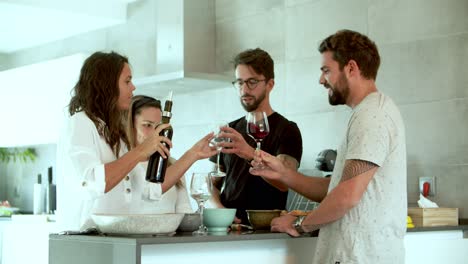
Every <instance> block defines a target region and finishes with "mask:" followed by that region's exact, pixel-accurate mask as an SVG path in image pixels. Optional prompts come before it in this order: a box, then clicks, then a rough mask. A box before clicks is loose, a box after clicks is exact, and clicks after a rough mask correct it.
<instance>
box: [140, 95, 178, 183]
mask: <svg viewBox="0 0 468 264" xmlns="http://www.w3.org/2000/svg"><path fill="white" fill-rule="evenodd" d="M171 111H172V92H171V93H170V94H169V98H168V100H166V102H165V104H164V111H163V113H162V123H163V124H169V121H170V120H171V117H172V113H171ZM172 133H173V130H172V127H169V128H166V129H164V130H162V131H161V133H159V135H161V136H164V137H167V138H169V139H172ZM163 144H164V146H165V147H166V148H169V145H167V144H166V143H163ZM168 162H169V157H167V159H165V158H163V157H161V154H159V152H155V153H153V155H151V157H150V159H149V161H148V169H147V170H146V180H147V181H149V182H154V183H162V182H164V177H165V175H166V169H167V165H168Z"/></svg>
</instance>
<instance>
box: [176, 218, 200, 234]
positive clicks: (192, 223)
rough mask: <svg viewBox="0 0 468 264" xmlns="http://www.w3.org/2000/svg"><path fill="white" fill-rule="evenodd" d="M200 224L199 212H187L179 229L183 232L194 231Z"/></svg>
mask: <svg viewBox="0 0 468 264" xmlns="http://www.w3.org/2000/svg"><path fill="white" fill-rule="evenodd" d="M199 226H200V214H199V213H191V214H185V216H184V218H183V219H182V222H181V223H180V225H179V228H177V231H181V232H192V231H195V230H197V229H198V227H199Z"/></svg>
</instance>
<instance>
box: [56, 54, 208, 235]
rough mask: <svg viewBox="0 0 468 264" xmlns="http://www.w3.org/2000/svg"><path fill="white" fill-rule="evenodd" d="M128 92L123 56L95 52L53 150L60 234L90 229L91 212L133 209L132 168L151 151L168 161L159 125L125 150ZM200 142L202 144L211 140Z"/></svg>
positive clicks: (83, 70) (130, 85)
mask: <svg viewBox="0 0 468 264" xmlns="http://www.w3.org/2000/svg"><path fill="white" fill-rule="evenodd" d="M134 90H135V86H134V85H133V83H132V72H131V69H130V66H129V62H128V59H127V58H126V57H124V56H122V55H120V54H118V53H116V52H109V53H106V52H95V53H93V54H92V55H91V56H90V57H88V58H87V59H86V60H85V62H84V64H83V66H82V68H81V71H80V75H79V78H78V81H77V83H76V85H75V87H74V88H73V96H72V98H71V100H70V103H69V106H68V112H69V116H68V118H67V119H66V124H65V126H64V129H63V131H62V134H61V137H60V140H59V144H58V147H57V149H58V152H57V176H58V177H57V190H58V198H57V202H58V204H57V221H58V224H59V225H60V228H61V229H62V230H83V229H86V228H88V227H91V226H94V223H93V221H92V219H91V215H92V214H93V213H101V214H119V213H131V212H132V210H133V211H134V210H138V208H133V203H132V201H134V200H135V199H141V196H140V197H136V196H137V195H134V191H135V188H136V187H137V186H138V185H137V184H138V177H139V175H138V174H136V173H135V172H134V171H133V169H134V168H135V167H136V166H137V165H138V163H140V162H143V161H145V160H147V159H148V158H149V156H150V155H152V154H153V153H155V152H156V151H157V152H159V153H160V154H161V155H162V156H163V157H168V156H169V150H168V149H167V148H163V147H161V142H164V143H165V144H168V146H171V141H170V140H169V139H167V138H165V137H161V136H160V135H159V133H160V131H162V130H163V129H165V128H168V127H169V126H170V125H169V124H164V125H161V126H159V127H158V128H157V129H156V130H155V131H154V132H153V133H151V134H150V135H148V136H147V137H146V138H145V141H144V143H143V144H139V145H138V146H136V147H134V148H132V149H131V150H130V151H128V148H129V147H130V142H129V140H128V137H127V135H126V133H125V127H124V125H123V122H122V121H123V116H124V114H125V112H126V111H127V110H128V109H129V106H130V102H131V99H132V96H133V91H134ZM204 140H205V141H206V145H208V143H209V141H210V140H211V137H210V136H207V137H205V138H204ZM213 153H216V150H213ZM194 157H195V155H194ZM174 182H177V180H175V181H174ZM165 188H166V189H168V187H165ZM163 191H165V189H164V188H163Z"/></svg>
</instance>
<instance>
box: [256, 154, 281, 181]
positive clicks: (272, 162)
mask: <svg viewBox="0 0 468 264" xmlns="http://www.w3.org/2000/svg"><path fill="white" fill-rule="evenodd" d="M251 164H252V167H251V168H250V170H249V172H250V173H251V174H252V175H257V176H262V177H264V178H266V179H269V180H274V181H283V180H284V179H283V178H282V177H283V175H287V172H286V171H287V170H290V168H287V167H286V166H285V165H284V163H283V162H282V161H281V160H280V159H279V158H278V157H275V156H272V155H270V154H268V153H267V152H265V151H263V150H256V151H255V155H254V159H253V160H252V162H251ZM259 164H263V167H261V166H258V165H259Z"/></svg>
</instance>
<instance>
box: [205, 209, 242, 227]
mask: <svg viewBox="0 0 468 264" xmlns="http://www.w3.org/2000/svg"><path fill="white" fill-rule="evenodd" d="M235 216H236V209H233V208H206V209H205V210H204V211H203V223H204V224H205V226H206V227H207V228H208V232H227V228H228V227H229V226H230V225H231V224H232V222H233V221H234V217H235Z"/></svg>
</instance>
